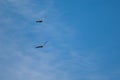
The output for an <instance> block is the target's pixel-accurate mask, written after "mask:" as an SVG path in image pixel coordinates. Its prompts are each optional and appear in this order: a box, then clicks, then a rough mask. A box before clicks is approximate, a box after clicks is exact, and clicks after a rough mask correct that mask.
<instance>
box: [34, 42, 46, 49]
mask: <svg viewBox="0 0 120 80" xmlns="http://www.w3.org/2000/svg"><path fill="white" fill-rule="evenodd" d="M47 42H48V41H46V42H44V43H43V44H42V45H40V46H37V47H35V48H43V47H44V46H45V45H46V44H47Z"/></svg>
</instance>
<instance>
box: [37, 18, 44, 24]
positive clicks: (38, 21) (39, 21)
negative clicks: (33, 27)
mask: <svg viewBox="0 0 120 80" xmlns="http://www.w3.org/2000/svg"><path fill="white" fill-rule="evenodd" d="M44 19H45V18H41V19H39V20H37V21H36V22H37V23H42V22H43V21H44Z"/></svg>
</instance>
